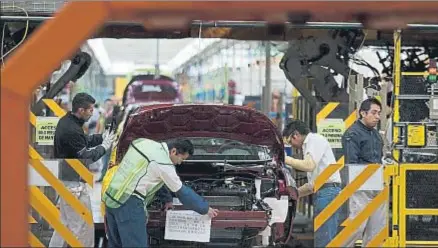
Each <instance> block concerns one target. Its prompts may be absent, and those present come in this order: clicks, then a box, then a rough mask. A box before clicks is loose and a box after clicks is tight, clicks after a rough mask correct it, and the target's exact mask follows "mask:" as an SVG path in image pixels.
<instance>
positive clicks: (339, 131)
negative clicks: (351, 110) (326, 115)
mask: <svg viewBox="0 0 438 248" xmlns="http://www.w3.org/2000/svg"><path fill="white" fill-rule="evenodd" d="M317 130H318V133H319V134H320V135H322V136H324V137H326V138H327V140H328V142H329V143H330V146H331V147H332V148H342V135H343V134H344V132H345V123H344V120H342V119H324V120H321V121H320V122H319V123H318V125H317Z"/></svg>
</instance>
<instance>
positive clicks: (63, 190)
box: [29, 99, 94, 247]
mask: <svg viewBox="0 0 438 248" xmlns="http://www.w3.org/2000/svg"><path fill="white" fill-rule="evenodd" d="M43 101H44V103H45V104H46V106H47V107H49V109H50V110H51V111H52V112H53V113H54V114H55V115H56V116H57V117H59V118H61V117H62V116H64V115H65V114H66V112H65V111H64V109H62V108H61V107H59V105H58V104H57V103H56V102H55V101H54V100H52V99H44V100H43ZM29 121H30V123H31V124H32V125H33V126H34V127H36V123H37V117H36V116H35V115H34V114H33V113H30V119H29ZM65 161H66V162H67V163H68V164H69V165H70V166H72V168H73V169H74V170H75V171H76V172H77V173H78V174H79V175H80V176H81V177H82V178H83V179H84V180H85V182H86V183H87V184H88V185H90V186H91V187H93V185H94V180H93V174H92V173H91V172H90V171H89V170H88V169H87V168H86V167H85V165H84V164H83V163H82V162H81V161H79V160H77V159H65ZM43 162H44V158H43V157H42V156H41V155H40V154H39V153H38V152H37V151H36V150H35V149H34V148H33V147H32V146H31V145H29V165H30V166H32V168H33V169H34V170H35V171H37V172H38V174H40V175H41V176H42V177H43V178H44V180H46V181H47V182H48V183H49V184H50V185H51V186H52V187H53V189H54V190H55V191H56V192H57V193H58V194H59V195H60V196H61V197H62V198H63V199H64V200H65V201H66V202H67V203H68V204H69V205H70V206H72V208H73V209H74V210H75V211H76V213H78V214H79V215H80V216H82V217H83V218H84V220H85V222H86V223H87V224H88V225H90V226H93V225H94V221H93V216H92V213H91V211H90V210H89V209H88V208H87V207H86V206H85V205H84V204H83V203H82V202H81V201H80V200H79V199H78V198H77V197H76V196H75V195H73V194H72V193H71V192H70V191H69V190H68V188H67V187H65V186H64V184H63V183H62V182H61V181H60V180H59V179H58V178H57V177H56V176H55V175H54V174H53V173H52V172H51V171H50V170H49V169H48V168H47V167H46V166H45V165H44V163H43ZM29 193H30V204H31V206H32V208H33V209H34V210H35V211H36V212H38V214H39V215H40V216H41V217H42V218H43V219H45V220H46V221H47V222H48V223H49V225H50V226H51V227H53V228H54V229H55V231H57V232H58V233H59V234H60V235H61V237H62V238H63V239H64V240H65V241H66V242H67V243H68V244H69V245H70V246H71V247H83V245H82V243H81V242H80V241H79V240H78V238H77V237H76V236H75V235H74V234H73V233H72V232H71V231H70V230H69V229H68V228H67V227H66V226H65V225H64V224H63V223H62V222H61V218H60V216H61V214H60V211H59V209H58V208H57V207H56V206H55V205H54V204H53V203H52V202H51V201H50V199H49V198H47V196H45V195H44V193H43V192H42V191H41V190H40V189H39V188H38V187H36V186H29ZM29 222H30V223H36V220H35V219H34V218H33V217H32V216H30V215H29ZM29 245H30V246H31V247H44V244H43V243H42V242H41V241H40V240H39V239H38V237H36V236H35V235H34V234H33V233H32V231H30V230H29Z"/></svg>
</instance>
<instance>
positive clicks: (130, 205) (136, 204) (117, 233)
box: [105, 195, 148, 247]
mask: <svg viewBox="0 0 438 248" xmlns="http://www.w3.org/2000/svg"><path fill="white" fill-rule="evenodd" d="M105 218H106V225H107V236H108V247H148V236H147V231H146V222H147V219H146V218H147V217H146V213H145V208H144V203H143V201H142V200H140V198H138V197H136V196H134V195H132V196H131V197H130V198H129V199H128V200H127V201H126V203H125V204H123V205H122V206H120V207H119V208H108V207H106V214H105Z"/></svg>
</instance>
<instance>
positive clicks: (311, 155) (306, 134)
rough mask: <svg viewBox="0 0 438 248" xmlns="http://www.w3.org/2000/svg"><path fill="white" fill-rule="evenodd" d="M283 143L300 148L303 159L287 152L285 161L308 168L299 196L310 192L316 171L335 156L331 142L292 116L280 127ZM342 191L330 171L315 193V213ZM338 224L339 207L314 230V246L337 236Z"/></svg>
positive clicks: (336, 178)
mask: <svg viewBox="0 0 438 248" xmlns="http://www.w3.org/2000/svg"><path fill="white" fill-rule="evenodd" d="M283 139H284V141H285V143H286V144H290V145H291V146H292V147H294V148H297V149H302V151H303V156H304V159H302V160H301V159H295V158H292V157H289V156H286V159H285V162H286V165H287V166H290V167H292V168H294V169H296V170H300V171H305V172H307V180H308V182H307V183H306V184H304V185H303V186H301V187H299V188H298V195H299V197H304V196H307V195H310V194H313V192H314V190H313V185H314V182H315V179H316V178H317V177H318V175H319V174H320V173H321V172H322V171H324V170H325V169H326V168H327V167H328V166H329V165H330V164H335V163H336V159H335V156H334V154H333V151H332V148H331V147H330V143H329V142H328V141H327V139H326V138H325V137H323V136H321V135H319V134H316V133H311V132H310V129H309V128H308V127H307V126H306V124H305V123H304V122H302V121H299V120H292V121H291V122H290V123H288V124H287V125H286V128H285V129H284V131H283ZM340 191H341V176H340V174H339V171H336V172H335V173H333V175H332V176H330V178H329V179H328V181H327V182H326V183H325V184H324V185H323V186H322V187H321V188H320V189H319V190H318V191H317V192H316V193H315V194H314V198H313V199H314V216H317V215H318V214H319V213H320V212H321V211H322V210H323V209H324V208H326V207H327V206H328V205H329V204H330V202H331V201H332V200H333V199H334V198H336V196H338V194H339V192H340ZM338 226H339V213H338V211H337V212H335V214H333V215H332V216H331V217H330V219H328V220H327V221H326V222H325V223H324V224H323V225H322V226H321V227H320V228H319V229H318V230H317V231H316V232H315V234H314V246H315V247H326V246H327V244H328V243H329V242H330V241H331V240H332V239H333V238H334V237H335V236H336V234H337V231H338Z"/></svg>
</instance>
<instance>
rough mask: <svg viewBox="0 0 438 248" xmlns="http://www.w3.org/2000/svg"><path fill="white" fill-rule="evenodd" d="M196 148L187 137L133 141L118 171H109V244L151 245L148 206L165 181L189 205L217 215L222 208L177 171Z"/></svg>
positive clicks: (107, 215) (106, 192) (106, 216)
mask: <svg viewBox="0 0 438 248" xmlns="http://www.w3.org/2000/svg"><path fill="white" fill-rule="evenodd" d="M193 150H194V149H193V145H192V143H191V142H190V141H189V140H185V139H176V140H174V141H170V142H167V143H159V142H155V141H153V140H149V139H144V138H140V139H136V140H134V141H133V142H132V143H131V145H130V146H129V149H128V151H127V152H126V154H125V156H124V157H123V159H122V161H121V162H120V164H119V165H116V166H117V167H118V168H117V171H115V172H114V173H108V174H107V176H112V179H111V180H110V183H109V185H108V187H107V188H106V190H105V192H104V194H103V195H102V201H103V202H104V204H105V209H106V210H105V222H106V226H107V237H108V246H109V247H148V237H147V230H146V223H147V208H146V207H147V206H148V204H149V203H151V202H152V200H153V199H154V197H155V194H156V193H157V191H158V190H159V189H161V188H162V187H163V186H164V185H166V186H167V188H168V189H169V190H170V191H172V192H174V193H175V194H176V196H177V197H178V198H179V200H180V201H181V203H182V204H183V205H184V206H185V207H186V208H188V209H192V210H194V211H195V212H197V213H199V214H202V215H205V214H208V216H210V218H214V217H216V216H217V214H218V210H217V209H212V208H210V207H209V205H208V203H207V202H206V201H205V200H204V199H203V198H202V197H201V196H199V195H198V194H196V193H195V192H194V191H193V190H192V189H190V188H189V187H187V186H184V185H183V184H182V182H181V180H180V178H179V176H178V175H177V173H176V169H175V166H176V165H179V164H181V163H182V162H183V161H184V160H186V159H187V158H188V157H189V156H190V155H192V154H193ZM105 177H106V176H105ZM105 180H106V179H104V181H105Z"/></svg>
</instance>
